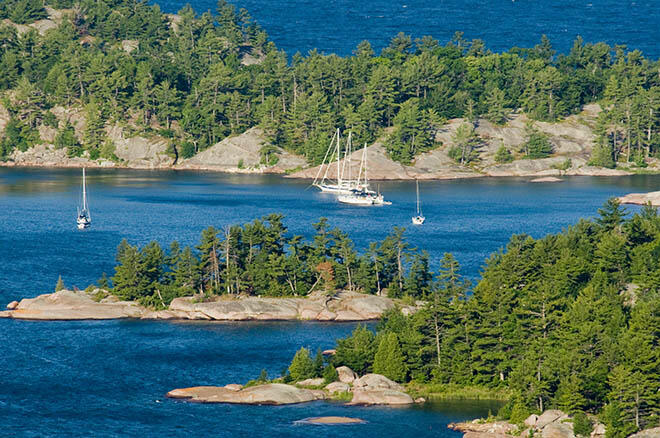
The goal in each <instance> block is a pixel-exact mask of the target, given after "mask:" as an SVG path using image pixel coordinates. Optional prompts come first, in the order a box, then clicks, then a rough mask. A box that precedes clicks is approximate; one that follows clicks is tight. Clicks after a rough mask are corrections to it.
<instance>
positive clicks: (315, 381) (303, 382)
mask: <svg viewBox="0 0 660 438" xmlns="http://www.w3.org/2000/svg"><path fill="white" fill-rule="evenodd" d="M296 385H298V386H321V385H323V379H322V378H321V377H315V378H313V379H305V380H301V381H300V382H296Z"/></svg>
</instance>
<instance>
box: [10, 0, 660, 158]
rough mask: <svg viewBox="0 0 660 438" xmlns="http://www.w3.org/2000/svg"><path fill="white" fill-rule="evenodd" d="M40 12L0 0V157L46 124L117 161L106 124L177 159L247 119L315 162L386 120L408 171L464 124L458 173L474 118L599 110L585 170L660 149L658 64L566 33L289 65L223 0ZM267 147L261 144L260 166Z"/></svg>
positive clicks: (393, 49)
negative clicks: (331, 146)
mask: <svg viewBox="0 0 660 438" xmlns="http://www.w3.org/2000/svg"><path fill="white" fill-rule="evenodd" d="M46 3H47V4H48V8H44V5H43V3H42V0H5V1H3V2H2V4H1V5H0V19H5V20H4V21H3V22H2V24H0V71H2V72H3V74H2V76H1V77H0V92H2V95H3V98H2V106H4V107H5V108H6V110H7V114H6V119H7V123H6V126H5V127H4V130H3V133H2V141H1V142H0V157H2V158H4V159H6V157H8V156H9V155H10V154H11V152H12V151H13V150H14V149H19V150H25V149H27V148H29V147H31V146H32V145H34V144H38V143H39V142H41V140H40V138H39V132H38V129H39V127H40V126H49V127H52V128H53V129H56V130H57V135H56V137H55V139H54V141H53V143H54V144H55V146H56V147H58V148H64V147H66V148H67V151H68V154H69V155H70V156H77V155H81V154H83V153H87V154H89V156H90V157H91V158H92V159H95V158H98V157H104V158H106V159H115V160H116V157H115V156H114V145H113V143H112V141H111V140H110V139H109V138H108V135H107V131H106V130H104V126H107V125H109V124H120V125H122V126H125V127H126V132H127V133H128V134H129V135H130V134H131V133H140V134H142V135H149V134H158V135H160V136H162V137H164V138H167V139H169V140H168V141H169V142H170V152H171V154H172V155H174V156H178V157H190V156H192V155H194V154H196V153H197V152H199V151H201V150H203V149H205V148H208V147H209V146H211V145H213V144H215V143H216V142H218V141H220V140H221V139H223V138H225V137H226V136H228V135H232V134H237V133H241V132H243V131H245V130H246V129H247V128H249V127H252V126H255V125H260V126H261V127H262V128H263V129H264V131H265V132H266V134H267V136H268V138H269V139H270V140H271V141H272V145H274V146H279V147H283V148H284V149H287V150H289V151H291V152H294V153H297V154H300V155H302V156H304V157H305V158H306V159H307V160H308V162H310V163H318V162H319V161H320V160H321V159H322V158H323V155H324V153H325V150H326V147H327V144H328V142H329V139H330V136H331V135H332V133H333V131H334V129H335V127H340V128H342V129H350V130H352V131H353V134H354V140H355V141H354V142H355V143H356V144H361V143H362V142H371V141H373V140H374V139H375V138H377V137H379V136H381V135H382V134H383V129H385V128H388V127H391V128H392V129H391V130H388V131H387V132H388V133H389V134H388V135H387V140H386V148H387V151H388V153H389V155H390V156H391V157H392V158H393V159H394V160H397V161H400V162H403V163H408V162H410V161H411V160H413V159H414V157H415V156H416V155H418V154H419V153H421V152H423V151H426V150H429V149H432V148H434V147H437V146H438V144H437V143H436V142H435V140H436V136H435V134H436V130H437V129H438V128H439V127H440V126H441V124H442V123H443V122H444V121H446V120H447V119H451V118H456V117H463V118H465V120H466V121H467V122H466V124H465V126H464V127H463V128H462V130H461V132H460V136H459V137H458V138H457V139H456V143H457V144H459V145H460V146H459V147H458V148H457V149H455V150H454V151H453V152H451V154H452V157H453V158H454V159H455V160H456V161H457V162H459V163H461V164H463V165H467V164H469V163H470V161H471V160H473V159H478V154H473V153H472V152H473V149H474V148H473V145H474V144H475V142H478V139H477V138H475V136H474V125H475V123H477V120H478V117H480V116H481V117H485V118H487V119H488V120H490V121H492V122H494V123H497V124H501V123H505V122H506V121H507V116H508V114H510V112H511V111H516V110H519V111H523V112H525V113H527V114H528V115H529V116H530V117H531V118H533V119H535V120H540V121H557V120H559V119H561V118H562V117H564V116H566V115H569V114H572V113H575V112H577V111H579V110H580V109H581V108H582V106H583V105H584V104H586V103H591V102H596V101H598V102H601V104H602V106H603V107H604V108H605V110H604V111H603V112H602V113H601V114H600V116H599V118H598V122H597V126H596V134H597V145H596V147H595V148H594V153H593V156H592V162H593V163H594V164H596V165H599V166H604V167H614V166H615V163H616V161H632V160H635V161H637V162H638V163H639V164H641V165H643V163H644V159H645V158H646V157H648V156H650V155H656V154H657V153H658V152H659V150H660V136H659V135H658V129H659V128H660V74H659V73H658V68H659V64H658V62H657V61H653V60H649V59H646V58H644V57H643V56H642V54H641V53H640V52H638V51H628V50H627V49H626V48H625V47H614V48H613V47H609V46H608V45H606V44H604V43H595V44H592V43H585V42H584V41H582V40H581V39H578V40H576V41H575V44H574V46H573V48H572V50H571V51H570V53H568V54H562V55H557V54H556V53H555V51H554V50H553V49H552V46H551V43H550V41H548V40H547V39H543V40H542V41H541V42H540V43H539V44H538V45H537V46H535V47H533V48H512V49H511V50H509V51H508V52H506V53H491V52H489V51H488V50H486V49H485V46H484V43H483V42H482V41H479V40H473V41H466V40H464V39H463V37H462V35H461V34H460V33H457V34H456V36H455V38H454V39H452V41H450V42H448V43H446V44H444V45H443V44H441V43H439V42H438V41H436V40H434V39H433V38H431V37H424V38H422V39H419V40H415V41H412V40H411V38H410V37H409V36H406V35H403V34H399V35H397V36H395V37H394V38H393V39H392V41H391V44H390V45H389V47H387V48H385V49H383V50H382V52H381V53H380V54H375V53H374V52H373V50H372V49H371V46H370V45H369V43H368V42H366V41H365V42H363V43H361V44H360V45H359V46H358V47H356V49H355V51H354V55H353V56H350V57H345V58H342V57H338V56H336V55H325V54H320V53H317V52H315V51H313V52H311V53H308V54H304V55H300V54H289V56H287V54H285V53H283V52H281V51H278V50H277V48H276V47H275V45H274V44H273V43H271V42H269V40H268V37H267V35H266V33H265V32H264V31H263V30H262V29H261V28H260V27H259V26H258V24H256V23H255V22H254V20H253V19H252V18H251V17H250V15H249V13H248V12H247V11H245V10H242V9H241V10H236V8H235V7H234V6H232V5H231V4H228V3H226V2H225V0H220V1H219V2H218V7H217V10H216V11H213V12H206V13H203V14H201V15H199V14H197V13H196V12H195V11H193V10H192V9H191V8H190V7H186V8H184V9H183V10H181V11H179V13H178V14H177V15H166V14H163V13H161V11H160V9H159V8H158V6H151V5H148V4H147V3H146V2H143V1H136V0H77V1H74V0H50V1H47V2H46ZM53 8H54V9H56V10H57V11H54V9H53ZM55 12H57V13H55ZM47 17H51V20H50V21H49V20H46V18H47ZM56 17H59V18H56ZM37 20H41V21H37ZM44 20H45V21H44ZM35 21H36V22H35ZM30 25H32V26H33V27H35V28H37V29H39V31H37V30H36V29H33V28H31V27H29V26H30ZM59 107H64V108H75V109H76V111H77V114H78V113H80V114H82V115H83V116H84V119H85V123H84V124H82V125H80V126H76V127H75V129H74V126H73V123H72V122H71V120H69V119H70V118H71V112H68V113H67V112H63V111H51V110H53V109H54V108H59ZM55 114H58V116H57V117H56V116H55ZM63 114H64V115H63ZM0 118H1V117H0ZM0 129H2V126H0ZM530 129H531V128H530ZM536 134H537V133H535V132H534V130H533V129H531V130H530V132H529V141H528V142H527V143H525V148H524V150H523V151H507V150H506V145H503V147H504V149H503V150H502V153H501V159H502V160H503V161H506V160H507V159H509V158H508V157H509V155H510V153H511V152H514V153H517V152H520V153H521V154H524V155H525V156H528V157H529V158H535V157H539V156H545V155H547V154H549V153H551V149H549V148H548V145H547V141H546V140H544V138H543V136H538V135H536ZM270 148H271V146H270V145H266V146H265V147H264V150H263V158H264V161H266V162H267V161H269V160H270V157H271V156H272V155H271V154H270V152H272V151H271V150H269V149H270ZM530 151H531V152H530ZM507 153H508V154H507Z"/></svg>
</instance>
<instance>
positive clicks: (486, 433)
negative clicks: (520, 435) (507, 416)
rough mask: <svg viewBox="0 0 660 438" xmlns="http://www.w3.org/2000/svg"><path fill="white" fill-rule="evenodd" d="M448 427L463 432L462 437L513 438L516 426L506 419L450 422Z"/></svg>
mask: <svg viewBox="0 0 660 438" xmlns="http://www.w3.org/2000/svg"><path fill="white" fill-rule="evenodd" d="M447 427H448V428H449V429H452V430H458V431H460V432H463V434H464V435H463V438H513V436H514V433H515V431H516V426H514V425H513V424H510V423H507V422H506V421H496V422H494V423H486V422H480V421H479V420H474V421H472V422H470V423H451V424H449V425H448V426H447Z"/></svg>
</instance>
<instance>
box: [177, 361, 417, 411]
mask: <svg viewBox="0 0 660 438" xmlns="http://www.w3.org/2000/svg"><path fill="white" fill-rule="evenodd" d="M337 373H338V380H337V381H335V382H331V383H329V384H327V385H324V380H323V379H321V378H319V379H308V380H304V381H300V382H297V383H295V384H292V385H289V384H285V383H280V382H278V381H275V382H271V383H263V384H259V385H255V386H247V387H243V386H242V385H239V384H235V383H234V384H229V385H225V386H193V387H190V388H179V389H173V390H171V391H170V392H168V393H167V394H166V396H167V397H168V398H174V399H181V400H185V401H189V402H194V403H228V404H250V405H288V404H297V403H307V402H311V401H316V400H331V399H334V398H337V396H338V395H340V394H344V397H345V396H346V395H348V396H349V397H350V402H348V403H347V404H349V405H360V406H372V405H388V406H405V405H411V404H413V403H422V402H424V399H418V400H413V399H412V397H410V395H408V394H406V393H405V391H404V388H403V386H401V385H400V384H398V383H396V382H393V381H392V380H390V379H388V378H387V377H385V376H383V375H380V374H365V375H364V376H362V377H358V376H357V374H355V372H353V370H351V369H350V368H348V367H345V366H343V367H339V368H337ZM310 387H311V388H310Z"/></svg>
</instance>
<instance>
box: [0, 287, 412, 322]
mask: <svg viewBox="0 0 660 438" xmlns="http://www.w3.org/2000/svg"><path fill="white" fill-rule="evenodd" d="M99 294H103V295H105V294H106V292H105V291H103V290H100V289H95V290H93V291H91V293H86V292H84V291H70V290H61V291H58V292H55V293H51V294H44V295H40V296H38V297H36V298H25V299H22V300H21V301H20V302H18V301H13V302H11V303H9V304H8V306H7V310H5V311H0V318H14V319H30V320H88V319H124V318H129V319H161V320H170V319H183V320H201V321H298V320H302V321H369V320H375V319H378V318H380V316H381V315H382V314H383V312H385V311H386V310H388V309H391V308H393V307H394V306H396V305H398V306H400V307H401V308H402V309H403V311H404V312H406V313H412V312H414V311H415V310H416V307H415V306H408V305H404V304H403V303H401V302H399V301H397V300H392V299H390V298H386V297H379V296H374V295H365V294H360V293H356V292H348V291H342V292H340V293H338V294H336V295H334V296H332V297H328V296H327V295H325V294H322V293H315V294H312V295H310V296H309V297H306V298H271V297H268V298H266V297H264V298H260V297H226V296H223V297H216V298H214V299H212V300H208V301H199V300H198V299H195V298H194V297H179V298H175V299H173V300H172V302H171V303H170V305H169V307H168V308H167V309H165V310H153V309H149V308H147V307H145V306H142V305H140V304H139V303H137V302H135V301H120V300H119V299H118V298H117V297H115V296H114V295H108V296H106V297H104V298H103V299H101V300H99V301H97V300H95V297H98V296H99Z"/></svg>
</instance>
